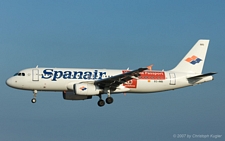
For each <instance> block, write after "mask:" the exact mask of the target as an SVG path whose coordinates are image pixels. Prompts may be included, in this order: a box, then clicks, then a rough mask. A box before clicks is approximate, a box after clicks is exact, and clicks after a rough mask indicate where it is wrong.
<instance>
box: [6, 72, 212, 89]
mask: <svg viewBox="0 0 225 141" xmlns="http://www.w3.org/2000/svg"><path fill="white" fill-rule="evenodd" d="M123 71H129V70H110V69H79V68H76V69H72V68H30V69H25V70H21V71H20V72H19V73H17V74H16V75H15V76H13V77H11V78H9V79H8V80H7V82H6V83H7V84H8V85H9V86H10V87H13V88H17V89H23V90H38V91H69V90H72V89H73V85H74V84H77V83H80V82H93V81H96V80H99V79H105V78H108V77H112V76H115V75H118V74H121V73H123ZM144 73H146V75H144ZM142 74H143V75H140V76H139V77H138V78H137V79H132V80H131V81H129V82H126V83H125V84H121V87H125V88H129V89H128V90H126V93H151V92H159V91H166V90H172V89H177V88H182V87H186V86H191V85H194V84H198V83H202V82H205V81H209V80H212V76H209V77H207V78H205V79H201V81H199V82H197V83H196V82H195V83H193V82H190V81H188V79H187V77H190V76H194V75H196V74H187V73H179V72H172V71H144V72H143V73H142ZM160 77H162V78H160ZM132 81H135V82H132ZM129 83H130V84H129ZM132 83H133V84H132ZM118 92H123V91H118ZM118 92H117V91H115V92H112V93H118Z"/></svg>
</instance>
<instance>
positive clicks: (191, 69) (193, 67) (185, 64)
mask: <svg viewBox="0 0 225 141" xmlns="http://www.w3.org/2000/svg"><path fill="white" fill-rule="evenodd" d="M208 45H209V40H198V42H197V43H196V44H195V45H194V46H193V47H192V49H191V50H190V51H189V52H188V53H187V54H186V56H185V57H184V58H183V59H182V60H181V61H180V63H179V64H178V65H177V66H176V67H175V68H174V69H172V70H171V71H177V72H187V73H197V74H201V73H202V69H203V66H204V62H205V57H206V53H207V49H208Z"/></svg>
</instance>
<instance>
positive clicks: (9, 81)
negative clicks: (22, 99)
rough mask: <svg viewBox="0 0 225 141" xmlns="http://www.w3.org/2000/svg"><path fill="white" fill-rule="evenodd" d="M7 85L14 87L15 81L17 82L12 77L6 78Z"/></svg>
mask: <svg viewBox="0 0 225 141" xmlns="http://www.w3.org/2000/svg"><path fill="white" fill-rule="evenodd" d="M5 83H6V85H8V86H9V87H13V83H15V82H13V79H12V78H9V79H7V80H6V82H5Z"/></svg>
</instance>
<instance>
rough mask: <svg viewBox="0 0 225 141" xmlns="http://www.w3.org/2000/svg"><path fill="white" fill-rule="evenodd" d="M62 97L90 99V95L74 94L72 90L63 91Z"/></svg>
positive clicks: (66, 98)
mask: <svg viewBox="0 0 225 141" xmlns="http://www.w3.org/2000/svg"><path fill="white" fill-rule="evenodd" d="M63 98H64V99H65V100H85V99H91V98H92V96H86V95H75V94H74V92H73V91H63Z"/></svg>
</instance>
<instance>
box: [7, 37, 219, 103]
mask: <svg viewBox="0 0 225 141" xmlns="http://www.w3.org/2000/svg"><path fill="white" fill-rule="evenodd" d="M208 44H209V40H199V41H198V42H197V43H196V44H195V45H194V46H193V47H192V49H191V50H190V51H189V52H188V53H187V55H186V56H185V57H184V58H183V59H182V60H181V61H180V63H179V64H178V65H177V66H176V67H175V68H174V69H172V70H169V71H156V70H152V66H149V67H142V68H138V69H135V70H129V69H127V70H116V69H84V68H39V67H36V68H28V69H24V70H21V71H19V72H18V73H16V74H15V75H14V76H13V77H10V78H9V79H8V80H7V81H6V84H7V85H8V86H10V87H12V88H16V89H21V90H30V91H33V98H32V100H31V102H32V103H36V95H37V92H38V91H59V92H62V95H63V98H64V99H66V100H86V99H91V98H92V97H93V96H98V97H99V101H98V106H100V107H102V106H104V105H105V102H106V103H107V104H111V103H113V98H112V97H111V95H112V94H117V93H135V94H139V93H155V92H161V91H168V90H174V89H178V88H183V87H188V86H193V85H196V84H201V83H204V82H208V81H211V80H213V76H212V75H214V74H215V73H214V72H210V73H204V74H202V69H203V66H204V62H205V58H206V53H207V49H208ZM103 94H107V98H106V100H105V101H104V100H103V99H102V95H103Z"/></svg>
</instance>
